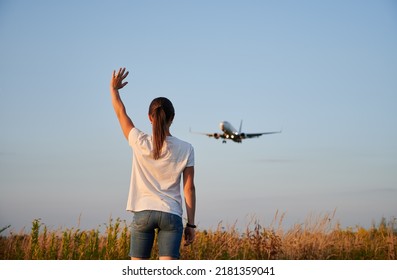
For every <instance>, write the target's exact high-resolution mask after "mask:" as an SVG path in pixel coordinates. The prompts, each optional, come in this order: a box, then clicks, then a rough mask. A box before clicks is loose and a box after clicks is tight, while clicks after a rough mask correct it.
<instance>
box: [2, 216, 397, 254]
mask: <svg viewBox="0 0 397 280" xmlns="http://www.w3.org/2000/svg"><path fill="white" fill-rule="evenodd" d="M276 217H277V215H276ZM282 219H283V216H281V218H280V219H279V221H278V226H277V228H275V227H274V226H273V225H271V226H269V227H267V228H266V227H262V226H261V225H259V224H258V223H257V222H253V223H252V224H251V225H249V226H247V228H246V230H245V232H243V233H241V232H239V231H238V230H237V229H236V228H235V227H234V226H232V227H230V228H227V229H224V228H223V227H222V225H221V224H220V225H219V226H218V228H217V229H216V230H203V231H201V230H198V231H197V235H196V241H195V243H194V244H193V245H192V246H188V247H184V246H183V244H182V247H181V255H182V259H196V260H215V259H224V260H248V259H256V260H258V259H265V260H267V259H277V260H282V259H287V260H325V259H337V260H351V259H371V260H372V259H378V260H379V259H380V260H391V259H392V260H395V259H397V253H396V252H397V230H396V228H395V219H394V220H393V221H390V222H387V221H386V220H385V219H382V220H381V222H380V223H379V224H378V225H375V224H374V225H373V226H372V227H371V228H370V229H364V228H362V227H359V226H357V227H355V228H348V229H341V228H340V226H339V225H338V224H336V225H333V224H332V218H330V217H329V216H328V215H325V216H324V217H321V218H319V219H316V220H315V221H314V222H312V221H308V222H306V223H305V224H299V225H295V226H293V227H292V228H291V229H289V230H287V231H284V230H283V229H282V227H281V223H282ZM6 228H8V226H7V227H5V228H3V230H5V229H6ZM129 240H130V231H129V225H128V224H127V223H126V222H125V221H121V220H120V219H116V220H112V219H110V220H109V222H108V224H106V229H105V232H104V233H100V231H99V229H92V230H87V231H86V230H80V229H74V228H72V229H64V230H56V231H49V230H48V228H47V227H46V225H45V224H43V223H42V222H41V221H40V220H39V219H37V220H34V221H33V222H32V228H31V231H30V233H29V234H26V233H24V232H22V233H18V234H16V233H13V232H11V233H10V234H8V236H1V237H0V259H13V260H24V259H35V260H50V259H51V260H53V259H64V260H65V259H66V260H119V259H129V257H128V252H129ZM152 258H153V259H157V258H158V255H157V248H156V246H155V248H154V250H153V255H152Z"/></svg>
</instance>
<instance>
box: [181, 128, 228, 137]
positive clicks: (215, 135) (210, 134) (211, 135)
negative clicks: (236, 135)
mask: <svg viewBox="0 0 397 280" xmlns="http://www.w3.org/2000/svg"><path fill="white" fill-rule="evenodd" d="M189 132H190V133H195V134H201V135H206V136H208V137H214V138H215V139H219V138H226V136H225V134H223V133H206V132H197V131H192V130H191V129H189Z"/></svg>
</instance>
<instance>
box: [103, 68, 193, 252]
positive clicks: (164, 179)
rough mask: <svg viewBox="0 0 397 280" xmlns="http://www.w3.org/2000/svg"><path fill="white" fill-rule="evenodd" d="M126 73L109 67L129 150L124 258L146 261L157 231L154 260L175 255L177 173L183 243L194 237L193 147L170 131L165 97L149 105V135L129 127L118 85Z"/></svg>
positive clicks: (114, 100) (179, 230)
mask: <svg viewBox="0 0 397 280" xmlns="http://www.w3.org/2000/svg"><path fill="white" fill-rule="evenodd" d="M127 76H128V72H126V71H125V68H120V69H119V71H118V72H117V73H116V71H113V75H112V79H111V83H110V93H111V97H112V104H113V108H114V111H115V113H116V115H117V118H118V120H119V122H120V125H121V129H122V131H123V133H124V136H125V137H126V138H127V140H128V143H129V145H130V146H131V148H132V149H133V159H132V173H131V183H130V191H129V196H128V202H127V210H128V211H132V212H133V213H134V218H133V222H132V228H131V248H130V256H131V259H134V260H135V259H149V258H150V255H151V251H152V246H153V242H154V237H155V230H156V229H157V232H158V236H157V239H158V247H159V256H160V259H161V260H171V259H179V257H180V253H179V248H180V244H181V241H182V234H183V223H182V198H181V193H180V192H181V191H180V181H181V177H182V176H181V175H182V174H183V192H184V197H185V204H186V212H187V224H186V228H185V245H189V244H191V243H192V242H193V240H194V237H195V228H196V226H195V225H194V218H195V209H196V193H195V186H194V150H193V147H192V146H191V145H190V144H189V143H187V142H184V141H181V140H179V139H178V138H176V137H173V136H172V135H171V133H170V126H171V123H172V121H173V119H174V115H175V112H174V107H173V105H172V103H171V101H169V100H168V99H167V98H165V97H159V98H155V99H154V100H153V101H152V102H151V104H150V106H149V120H150V122H151V123H152V136H150V135H147V134H145V133H143V132H141V131H140V130H139V129H137V128H136V127H135V125H134V123H133V122H132V121H131V119H130V118H129V116H128V115H127V113H126V110H125V107H124V104H123V102H122V101H121V99H120V95H119V89H122V88H123V87H124V86H125V85H127V84H128V82H124V79H125V78H126V77H127Z"/></svg>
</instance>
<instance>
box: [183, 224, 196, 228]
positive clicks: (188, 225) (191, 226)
mask: <svg viewBox="0 0 397 280" xmlns="http://www.w3.org/2000/svg"><path fill="white" fill-rule="evenodd" d="M186 226H187V227H190V228H196V227H197V226H196V225H192V224H189V223H186Z"/></svg>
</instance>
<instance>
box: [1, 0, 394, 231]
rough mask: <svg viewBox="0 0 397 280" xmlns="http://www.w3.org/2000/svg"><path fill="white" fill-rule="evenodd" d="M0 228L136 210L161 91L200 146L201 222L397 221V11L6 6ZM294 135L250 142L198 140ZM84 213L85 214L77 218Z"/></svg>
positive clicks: (84, 220)
mask: <svg viewBox="0 0 397 280" xmlns="http://www.w3.org/2000/svg"><path fill="white" fill-rule="evenodd" d="M0 38H1V47H0V61H1V63H0V79H1V82H0V97H1V102H0V129H1V137H0V192H1V195H0V228H1V227H3V226H6V225H11V226H12V228H13V229H14V230H16V231H17V230H19V229H21V228H22V227H24V226H26V227H27V228H28V229H29V228H30V224H31V222H32V220H33V219H36V218H40V219H41V220H42V222H43V223H45V224H46V225H48V226H50V227H53V228H58V227H75V226H77V225H78V223H80V227H82V228H96V227H97V226H98V225H100V224H103V223H106V222H107V221H108V220H109V217H113V218H117V217H120V218H121V219H126V220H127V221H130V219H131V215H130V214H129V213H127V212H126V211H125V206H126V200H127V193H128V186H129V179H130V170H131V150H130V148H129V147H128V145H127V143H126V141H125V140H124V138H123V135H122V133H121V130H120V128H119V125H118V122H117V119H116V117H115V116H114V112H113V108H112V106H111V103H110V96H109V93H108V85H109V79H110V76H111V73H112V71H113V69H116V68H118V67H120V66H125V67H127V68H128V69H129V70H130V76H129V77H128V81H129V84H128V86H127V87H126V88H124V89H123V90H122V95H123V100H124V102H125V105H126V107H127V111H128V113H129V114H130V116H131V118H132V119H133V121H134V123H135V124H136V125H137V126H138V127H139V128H140V129H141V130H144V131H146V132H150V123H149V121H148V119H147V108H148V105H149V103H150V101H151V100H152V99H153V98H155V97H157V96H167V97H169V98H170V99H171V100H172V101H173V103H174V106H175V108H176V118H175V120H174V123H173V126H172V128H171V132H172V133H173V135H175V136H177V137H179V138H181V139H184V140H186V141H188V142H190V143H192V144H193V145H194V147H195V151H196V188H197V196H198V197H197V200H198V201H197V202H198V206H197V222H198V224H199V225H200V226H201V227H202V228H214V227H216V226H217V225H218V223H219V222H221V221H222V222H223V224H224V225H232V224H234V223H235V222H236V221H237V222H238V224H240V225H242V226H243V227H244V226H245V225H247V224H248V223H249V222H250V221H251V220H252V217H255V219H257V220H259V222H260V223H261V224H263V225H268V224H270V223H271V222H272V219H273V217H274V215H275V214H276V212H277V211H278V212H279V213H285V218H284V221H283V225H284V226H285V227H287V228H288V227H289V226H291V225H293V224H296V223H302V222H305V220H306V219H307V218H308V217H310V215H314V216H316V215H323V214H326V213H332V212H334V210H336V212H335V218H334V219H335V221H338V222H340V223H341V225H342V226H353V227H354V226H356V225H361V226H370V225H371V223H372V222H374V221H376V222H379V221H380V219H381V217H385V218H387V219H391V218H393V217H396V216H397V204H396V203H395V201H396V199H397V175H396V174H397V173H396V172H395V171H396V170H397V126H396V121H397V110H396V105H397V79H396V74H397V52H396V49H397V4H396V3H395V2H394V1H386V0H382V1H18V0H17V1H7V0H2V1H0ZM222 120H228V121H229V122H231V123H232V124H234V126H236V127H238V126H239V122H240V120H244V123H243V131H245V132H262V131H269V130H278V129H281V128H282V129H283V132H282V134H276V135H269V136H263V137H261V138H258V139H251V140H247V141H244V142H243V143H242V144H236V143H231V142H229V143H227V144H222V143H221V141H220V140H218V141H217V140H214V139H209V138H206V137H205V136H200V135H196V134H191V133H189V128H190V127H191V128H192V129H193V130H196V131H203V132H211V133H213V132H217V131H218V130H219V128H218V124H219V122H220V121H222ZM79 217H80V218H79Z"/></svg>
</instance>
